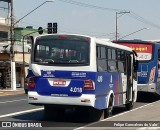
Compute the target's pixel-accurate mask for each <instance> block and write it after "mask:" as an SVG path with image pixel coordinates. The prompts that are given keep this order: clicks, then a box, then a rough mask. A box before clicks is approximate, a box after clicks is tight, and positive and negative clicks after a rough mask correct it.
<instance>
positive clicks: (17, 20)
mask: <svg viewBox="0 0 160 130" xmlns="http://www.w3.org/2000/svg"><path fill="white" fill-rule="evenodd" d="M47 2H54V1H53V0H52V1H49V0H47V1H45V2H43V3H42V4H40V5H39V6H37V7H36V8H35V9H33V10H31V11H30V12H29V13H27V14H26V15H24V16H23V17H22V18H20V19H19V20H17V21H16V22H15V23H14V25H15V24H17V23H19V22H20V21H21V20H22V19H24V18H25V17H26V16H28V15H29V14H31V13H32V12H34V11H35V10H37V9H38V8H39V7H41V6H42V5H44V4H45V3H47Z"/></svg>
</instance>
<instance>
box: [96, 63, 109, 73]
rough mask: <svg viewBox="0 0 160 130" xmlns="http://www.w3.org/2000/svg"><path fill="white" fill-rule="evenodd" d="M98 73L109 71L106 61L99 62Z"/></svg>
mask: <svg viewBox="0 0 160 130" xmlns="http://www.w3.org/2000/svg"><path fill="white" fill-rule="evenodd" d="M98 71H99V72H103V71H107V61H106V60H98Z"/></svg>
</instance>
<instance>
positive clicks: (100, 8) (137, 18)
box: [59, 0, 160, 29]
mask: <svg viewBox="0 0 160 130" xmlns="http://www.w3.org/2000/svg"><path fill="white" fill-rule="evenodd" d="M59 1H61V2H65V3H69V4H74V5H77V6H83V7H87V8H92V9H99V10H107V11H114V12H120V11H127V10H120V9H113V8H106V7H101V6H96V5H91V4H87V3H82V2H77V1H74V0H59ZM130 12H131V13H130V14H129V16H130V17H132V18H134V19H136V20H138V21H140V22H142V23H144V24H147V25H150V26H152V27H154V28H158V29H160V26H159V25H157V24H155V23H153V22H151V21H148V20H146V19H145V18H143V17H141V16H140V15H138V14H136V13H134V12H133V11H130Z"/></svg>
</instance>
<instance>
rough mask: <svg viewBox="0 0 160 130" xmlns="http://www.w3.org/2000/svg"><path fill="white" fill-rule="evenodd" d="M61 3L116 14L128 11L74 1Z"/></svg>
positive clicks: (68, 0) (65, 0)
mask: <svg viewBox="0 0 160 130" xmlns="http://www.w3.org/2000/svg"><path fill="white" fill-rule="evenodd" d="M59 1H61V2H65V3H69V4H74V5H78V6H83V7H88V8H93V9H100V10H107V11H114V12H115V11H126V10H121V9H113V8H106V7H101V6H96V5H91V4H87V3H82V2H77V1H74V0H59Z"/></svg>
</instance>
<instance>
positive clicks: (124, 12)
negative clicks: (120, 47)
mask: <svg viewBox="0 0 160 130" xmlns="http://www.w3.org/2000/svg"><path fill="white" fill-rule="evenodd" d="M126 13H130V11H123V12H116V41H117V40H118V14H122V15H123V14H126ZM122 15H121V16H122Z"/></svg>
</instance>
